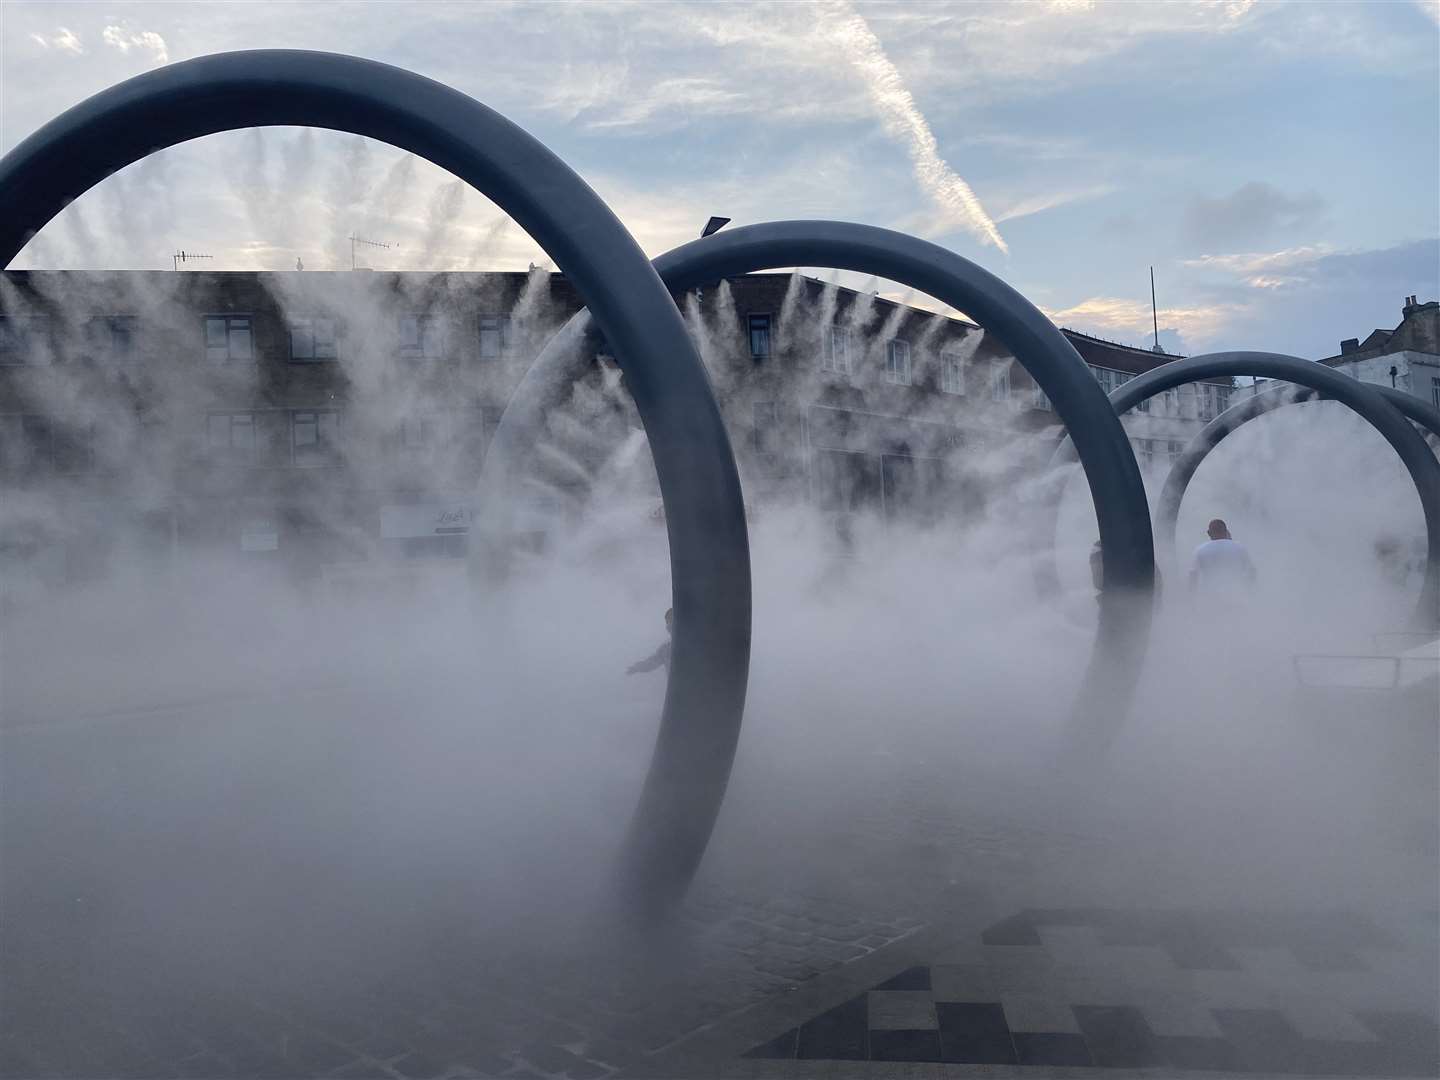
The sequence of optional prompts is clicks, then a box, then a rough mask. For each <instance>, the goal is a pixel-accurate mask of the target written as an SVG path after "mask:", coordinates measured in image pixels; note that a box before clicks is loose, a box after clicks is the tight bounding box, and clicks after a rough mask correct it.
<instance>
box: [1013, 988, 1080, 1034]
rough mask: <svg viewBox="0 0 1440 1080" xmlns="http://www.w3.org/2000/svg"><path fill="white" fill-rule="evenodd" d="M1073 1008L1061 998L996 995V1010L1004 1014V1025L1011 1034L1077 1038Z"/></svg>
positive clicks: (1069, 1002)
mask: <svg viewBox="0 0 1440 1080" xmlns="http://www.w3.org/2000/svg"><path fill="white" fill-rule="evenodd" d="M1073 1004H1074V1002H1071V1001H1067V1000H1066V999H1064V998H1061V997H1049V996H1046V995H1043V994H1016V993H1010V992H1005V993H1002V994H1001V995H1000V1007H1001V1008H1002V1009H1004V1011H1005V1022H1006V1023H1007V1024H1009V1025H1010V1030H1011V1031H1028V1032H1039V1031H1044V1032H1052V1033H1055V1034H1061V1035H1078V1034H1080V1025H1079V1024H1078V1023H1077V1022H1076V1020H1075V1012H1074V1009H1073V1008H1072V1007H1071V1006H1072V1005H1073Z"/></svg>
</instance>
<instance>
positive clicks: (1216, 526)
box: [1205, 518, 1230, 540]
mask: <svg viewBox="0 0 1440 1080" xmlns="http://www.w3.org/2000/svg"><path fill="white" fill-rule="evenodd" d="M1205 532H1206V533H1207V534H1208V535H1209V537H1210V539H1211V540H1229V539H1230V526H1228V525H1226V524H1225V522H1224V521H1223V520H1221V519H1220V518H1215V519H1214V520H1212V521H1211V522H1210V524H1209V525H1207V526H1205Z"/></svg>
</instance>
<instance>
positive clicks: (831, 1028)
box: [747, 909, 1440, 1076]
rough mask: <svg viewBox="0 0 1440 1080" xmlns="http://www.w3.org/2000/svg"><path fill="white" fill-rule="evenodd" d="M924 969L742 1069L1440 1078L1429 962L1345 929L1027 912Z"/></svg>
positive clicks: (1332, 918) (1347, 918)
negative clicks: (996, 1068) (849, 1065)
mask: <svg viewBox="0 0 1440 1080" xmlns="http://www.w3.org/2000/svg"><path fill="white" fill-rule="evenodd" d="M1397 954H1398V955H1397ZM938 955H940V956H942V957H944V958H945V960H947V961H948V962H937V963H935V964H934V965H932V966H928V967H917V968H909V969H907V970H905V971H903V972H900V973H898V974H896V975H895V976H894V977H892V978H891V979H888V980H886V981H885V982H883V983H881V984H879V985H877V986H876V987H874V988H873V989H871V990H870V991H868V992H867V993H865V994H861V995H859V996H858V997H855V998H852V999H851V1000H849V1001H846V1002H844V1003H843V1004H841V1005H839V1006H837V1007H835V1008H833V1009H830V1010H828V1011H827V1012H826V1013H823V1014H822V1015H820V1016H818V1017H816V1018H814V1019H812V1020H810V1021H808V1022H807V1023H805V1024H802V1025H800V1026H799V1027H797V1028H793V1029H791V1030H790V1031H787V1032H784V1033H782V1034H781V1035H780V1036H778V1037H777V1038H776V1039H773V1040H771V1041H770V1042H768V1043H766V1044H764V1045H762V1046H757V1047H755V1048H754V1049H753V1050H752V1051H750V1053H749V1055H747V1056H751V1057H764V1058H802V1059H803V1058H822V1059H823V1058H839V1059H852V1060H862V1059H868V1060H871V1061H931V1062H950V1063H963V1064H975V1065H985V1064H989V1065H998V1064H1019V1065H1050V1066H1071V1067H1082V1068H1096V1069H1106V1068H1153V1069H1161V1070H1174V1071H1181V1070H1220V1071H1226V1072H1235V1073H1246V1072H1251V1073H1254V1072H1278V1073H1331V1074H1334V1073H1345V1074H1349V1075H1357V1076H1382V1075H1383V1076H1392V1075H1394V1076H1435V1075H1440V1027H1437V1023H1436V1017H1435V1014H1434V1001H1435V996H1434V994H1433V992H1431V993H1428V994H1427V993H1426V990H1427V988H1428V987H1430V986H1433V981H1427V977H1426V976H1425V975H1423V974H1422V969H1423V968H1425V967H1426V966H1427V965H1429V966H1430V967H1431V968H1432V969H1433V966H1434V958H1433V957H1429V956H1414V955H1406V954H1405V951H1404V950H1403V949H1401V947H1400V946H1399V943H1398V941H1396V940H1395V939H1393V938H1391V937H1389V936H1387V935H1386V934H1385V933H1384V932H1382V931H1380V930H1378V929H1377V928H1375V927H1374V926H1372V925H1371V924H1369V923H1367V922H1366V921H1365V920H1362V919H1358V918H1356V917H1355V916H1352V915H1349V914H1345V913H1333V914H1331V913H1297V914H1294V915H1286V914H1284V913H1270V912H1265V913H1251V912H1186V911H1176V912H1157V911H1144V912H1126V911H1119V910H1105V909H1073V910H1051V911H1040V910H1033V911H1024V912H1020V913H1018V914H1017V915H1015V916H1012V917H1010V918H1008V919H1005V920H1003V921H1002V922H999V923H996V924H995V925H994V926H992V927H991V928H990V929H989V930H987V931H986V932H985V933H984V934H982V935H981V936H980V940H979V941H978V942H957V943H954V944H953V945H952V946H950V947H946V948H944V949H941V950H938ZM1372 955H1379V956H1381V957H1382V960H1381V962H1380V963H1378V964H1376V965H1375V966H1374V968H1372V967H1371V965H1370V964H1369V963H1368V962H1367V960H1368V958H1369V957H1371V956H1372Z"/></svg>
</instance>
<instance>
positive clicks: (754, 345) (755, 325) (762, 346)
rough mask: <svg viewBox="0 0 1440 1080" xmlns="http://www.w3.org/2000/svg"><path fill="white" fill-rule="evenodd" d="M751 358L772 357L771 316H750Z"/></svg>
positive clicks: (764, 358)
mask: <svg viewBox="0 0 1440 1080" xmlns="http://www.w3.org/2000/svg"><path fill="white" fill-rule="evenodd" d="M750 358H751V359H752V360H768V359H770V316H769V315H751V316H750Z"/></svg>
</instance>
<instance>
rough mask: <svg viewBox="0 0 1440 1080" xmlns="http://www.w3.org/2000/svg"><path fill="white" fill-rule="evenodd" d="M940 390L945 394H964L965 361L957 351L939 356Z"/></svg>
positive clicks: (949, 351)
mask: <svg viewBox="0 0 1440 1080" xmlns="http://www.w3.org/2000/svg"><path fill="white" fill-rule="evenodd" d="M940 390H941V392H942V393H946V394H963V393H965V361H964V358H963V357H962V355H961V353H960V350H958V349H947V350H946V351H945V352H943V353H941V354H940Z"/></svg>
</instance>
